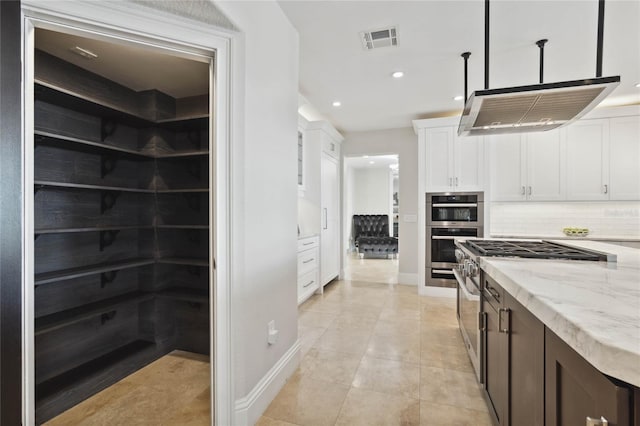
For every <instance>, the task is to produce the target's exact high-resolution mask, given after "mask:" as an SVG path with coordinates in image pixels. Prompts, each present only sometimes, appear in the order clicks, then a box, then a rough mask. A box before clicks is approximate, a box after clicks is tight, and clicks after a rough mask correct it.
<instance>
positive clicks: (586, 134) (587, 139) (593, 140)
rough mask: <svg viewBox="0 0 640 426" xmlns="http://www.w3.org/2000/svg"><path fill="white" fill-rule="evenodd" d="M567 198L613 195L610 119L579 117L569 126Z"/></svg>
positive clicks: (600, 198) (605, 197)
mask: <svg viewBox="0 0 640 426" xmlns="http://www.w3.org/2000/svg"><path fill="white" fill-rule="evenodd" d="M566 132H567V161H566V172H567V198H568V199H569V200H584V201H588V200H608V199H609V188H610V184H609V179H608V178H609V119H596V120H579V121H577V122H575V123H572V124H570V125H569V126H567V127H566Z"/></svg>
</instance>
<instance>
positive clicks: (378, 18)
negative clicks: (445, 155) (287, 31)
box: [280, 0, 640, 131]
mask: <svg viewBox="0 0 640 426" xmlns="http://www.w3.org/2000/svg"><path fill="white" fill-rule="evenodd" d="M280 6H281V8H282V10H283V11H284V12H285V14H286V15H287V16H288V17H289V19H290V21H291V22H292V24H293V25H294V26H295V27H296V29H297V30H298V32H299V34H300V93H301V95H302V100H303V101H302V103H303V104H304V103H306V102H308V105H303V110H304V111H305V115H307V116H308V118H311V119H327V120H329V121H330V122H331V123H332V124H333V125H334V126H335V127H336V128H337V129H338V130H340V131H368V130H379V129H390V128H399V127H410V126H411V120H413V119H419V118H432V117H441V116H450V115H458V114H459V113H460V111H461V110H462V107H463V101H455V100H453V98H454V96H457V95H462V94H463V92H464V68H463V60H462V58H461V57H460V54H461V53H462V52H465V51H470V52H471V57H470V59H469V94H470V93H471V92H472V91H474V90H477V89H484V83H483V82H484V74H483V69H484V60H483V59H484V50H483V47H484V1H482V0H472V1H455V0H453V1H451V0H449V1H444V0H439V1H438V0H422V1H288V0H284V1H280ZM597 7H598V1H597V0H572V1H550V0H546V1H542V0H539V1H524V0H510V1H506V0H494V1H493V2H491V9H490V19H491V26H490V37H491V38H490V64H489V65H490V72H489V77H490V82H489V88H492V89H493V88H498V87H509V86H517V85H526V84H535V83H538V72H539V51H538V47H537V46H536V45H535V42H536V41H537V40H539V39H542V38H546V39H548V40H549V42H548V43H547V44H546V46H545V57H544V66H545V70H544V81H545V82H553V81H564V80H576V79H583V78H591V77H594V76H595V70H596V65H595V64H596V39H597V37H596V33H597V17H598V14H597ZM388 26H396V27H397V28H398V46H397V47H383V48H379V49H374V50H369V51H366V50H365V49H364V48H363V45H362V42H361V41H360V37H359V33H360V32H361V31H366V30H375V29H379V28H384V27H388ZM604 30H605V32H604V57H603V76H610V75H620V76H621V83H620V86H619V87H618V88H617V89H616V90H615V91H614V92H613V93H612V94H611V95H610V96H609V98H607V99H606V100H605V101H604V102H603V104H602V105H625V104H633V103H640V88H636V87H635V85H636V84H637V83H640V1H637V0H608V1H607V2H606V8H605V25H604ZM398 70H401V71H403V72H404V77H403V78H400V79H394V78H392V77H391V74H392V73H393V72H394V71H398ZM336 100H339V101H340V102H341V106H340V107H337V108H336V107H333V106H332V103H333V102H334V101H336Z"/></svg>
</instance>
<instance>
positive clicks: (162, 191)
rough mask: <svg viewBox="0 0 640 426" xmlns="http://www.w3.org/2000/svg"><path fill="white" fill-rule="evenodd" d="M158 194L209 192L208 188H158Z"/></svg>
mask: <svg viewBox="0 0 640 426" xmlns="http://www.w3.org/2000/svg"><path fill="white" fill-rule="evenodd" d="M156 192H157V193H158V194H180V193H202V194H205V193H207V192H209V189H208V188H184V189H158V190H156Z"/></svg>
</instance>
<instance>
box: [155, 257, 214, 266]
mask: <svg viewBox="0 0 640 426" xmlns="http://www.w3.org/2000/svg"><path fill="white" fill-rule="evenodd" d="M157 262H158V263H162V264H165V265H187V266H209V260H208V259H198V258H188V257H163V258H159V259H157Z"/></svg>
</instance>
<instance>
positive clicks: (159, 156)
mask: <svg viewBox="0 0 640 426" xmlns="http://www.w3.org/2000/svg"><path fill="white" fill-rule="evenodd" d="M205 155H209V150H208V149H201V150H195V151H173V152H159V153H157V154H155V155H154V158H157V159H158V160H162V159H165V158H187V157H201V156H205Z"/></svg>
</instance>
